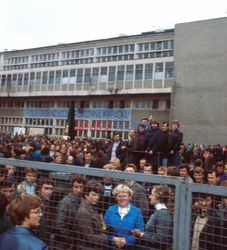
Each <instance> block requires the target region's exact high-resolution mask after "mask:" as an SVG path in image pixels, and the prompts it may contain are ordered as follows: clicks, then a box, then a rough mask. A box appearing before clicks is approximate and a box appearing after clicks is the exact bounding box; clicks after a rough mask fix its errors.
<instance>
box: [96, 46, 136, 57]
mask: <svg viewBox="0 0 227 250" xmlns="http://www.w3.org/2000/svg"><path fill="white" fill-rule="evenodd" d="M134 51H135V44H125V45H118V46H108V47H101V48H97V55H98V56H99V55H112V54H123V53H129V52H130V53H134Z"/></svg>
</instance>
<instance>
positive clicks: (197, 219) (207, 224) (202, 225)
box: [191, 194, 221, 250]
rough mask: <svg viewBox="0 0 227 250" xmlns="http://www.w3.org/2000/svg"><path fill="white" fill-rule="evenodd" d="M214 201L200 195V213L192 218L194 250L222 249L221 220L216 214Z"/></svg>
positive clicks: (205, 195) (192, 247)
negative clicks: (213, 207)
mask: <svg viewBox="0 0 227 250" xmlns="http://www.w3.org/2000/svg"><path fill="white" fill-rule="evenodd" d="M211 207H212V200H211V199H210V196H208V195H207V194H200V197H199V199H198V208H199V211H198V213H197V214H194V215H193V216H192V234H191V235H192V246H191V249H192V250H197V249H209V250H216V249H221V248H220V240H221V239H220V220H219V219H218V215H217V214H216V213H215V212H214V210H213V209H211Z"/></svg>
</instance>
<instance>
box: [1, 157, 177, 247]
mask: <svg viewBox="0 0 227 250" xmlns="http://www.w3.org/2000/svg"><path fill="white" fill-rule="evenodd" d="M0 161H1V164H4V165H3V169H8V170H7V171H8V172H9V171H11V174H4V171H3V172H2V175H1V181H0V193H2V194H4V195H5V197H6V199H7V202H8V204H9V205H7V206H5V211H4V212H3V214H4V218H5V220H6V221H7V222H8V223H9V227H10V223H11V224H15V223H12V221H11V222H10V219H11V217H12V215H11V213H12V210H11V209H10V204H11V202H12V200H14V199H15V197H21V196H24V197H25V196H34V197H37V196H38V197H39V199H40V207H38V208H35V209H38V210H37V211H36V210H35V213H36V215H37V222H36V225H31V227H32V228H33V229H32V230H33V232H34V234H35V235H36V236H37V237H38V238H39V239H41V240H42V241H43V242H45V244H46V245H47V246H48V247H49V249H59V250H60V249H99V250H101V249H177V248H176V245H177V243H176V238H177V237H176V235H175V236H174V234H176V233H177V225H174V223H175V221H176V219H177V217H178V216H177V214H176V211H175V209H176V208H177V206H176V203H175V202H174V199H175V197H176V183H179V182H180V179H177V178H175V177H161V176H153V175H150V176H148V175H147V176H145V175H144V174H136V173H134V171H133V166H132V165H130V164H129V166H128V167H127V168H126V169H127V171H126V172H121V171H113V170H112V169H111V168H108V166H106V167H105V169H104V170H101V169H91V168H90V169H86V168H83V167H69V166H64V165H56V164H47V163H40V162H29V161H18V160H16V161H15V160H6V159H2V160H0ZM5 163H7V165H5ZM12 164H14V165H16V166H14V165H12ZM8 172H7V173H8ZM32 211H33V210H32ZM29 216H30V215H29ZM24 219H25V218H24ZM11 226H12V225H11ZM17 226H18V225H17ZM19 226H23V224H22V223H19ZM174 227H175V228H174Z"/></svg>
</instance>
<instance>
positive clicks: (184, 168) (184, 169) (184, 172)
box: [179, 163, 193, 183]
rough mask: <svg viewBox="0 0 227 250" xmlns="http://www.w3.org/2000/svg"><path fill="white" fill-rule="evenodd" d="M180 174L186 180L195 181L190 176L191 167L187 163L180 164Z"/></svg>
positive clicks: (188, 181)
mask: <svg viewBox="0 0 227 250" xmlns="http://www.w3.org/2000/svg"><path fill="white" fill-rule="evenodd" d="M179 175H180V177H183V178H184V180H185V182H187V183H193V180H192V178H191V177H190V167H189V165H188V164H187V163H183V164H181V165H180V170H179Z"/></svg>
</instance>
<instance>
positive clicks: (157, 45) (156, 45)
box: [138, 40, 173, 51]
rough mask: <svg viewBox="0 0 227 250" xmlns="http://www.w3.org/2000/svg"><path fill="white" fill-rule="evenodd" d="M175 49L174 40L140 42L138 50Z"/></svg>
mask: <svg viewBox="0 0 227 250" xmlns="http://www.w3.org/2000/svg"><path fill="white" fill-rule="evenodd" d="M165 49H173V40H165V41H157V42H145V43H139V44H138V51H152V50H165Z"/></svg>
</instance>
